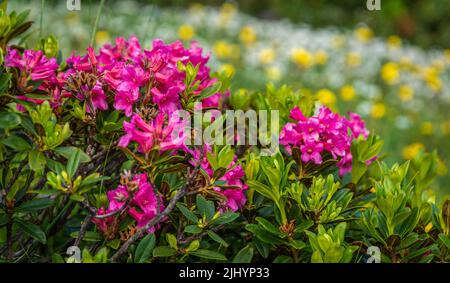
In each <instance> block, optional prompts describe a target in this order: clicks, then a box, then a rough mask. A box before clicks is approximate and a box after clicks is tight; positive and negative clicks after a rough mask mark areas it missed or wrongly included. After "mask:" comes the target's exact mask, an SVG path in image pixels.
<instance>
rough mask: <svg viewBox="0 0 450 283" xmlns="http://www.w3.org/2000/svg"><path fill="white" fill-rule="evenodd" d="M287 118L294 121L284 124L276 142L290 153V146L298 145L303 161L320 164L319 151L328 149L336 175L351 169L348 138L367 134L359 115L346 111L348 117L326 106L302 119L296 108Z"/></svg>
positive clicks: (349, 140)
mask: <svg viewBox="0 0 450 283" xmlns="http://www.w3.org/2000/svg"><path fill="white" fill-rule="evenodd" d="M290 117H291V118H292V119H293V120H295V121H296V123H287V124H286V125H284V127H283V129H282V130H281V133H280V144H281V145H284V146H285V148H286V150H287V151H288V152H289V153H291V148H292V147H299V148H300V151H301V159H302V161H303V162H305V163H306V162H309V161H313V162H314V163H315V164H321V163H322V161H323V156H322V153H323V152H328V153H330V154H331V156H332V157H333V158H334V159H338V163H337V166H338V167H339V174H340V175H344V174H346V173H347V172H350V171H351V165H352V156H351V153H350V147H351V143H352V140H353V139H355V138H357V137H358V136H359V135H360V134H362V135H363V137H364V138H366V137H367V135H368V131H367V129H366V128H365V125H364V121H362V120H361V118H360V117H359V115H357V114H354V113H349V117H350V119H349V120H347V119H346V118H344V117H342V116H339V114H337V113H333V112H332V111H331V110H330V109H329V108H327V107H322V108H320V109H319V113H318V115H317V116H312V117H308V118H306V117H305V116H304V115H303V113H302V112H301V111H300V109H299V108H297V107H295V108H294V109H292V110H291V115H290ZM339 159H340V160H339Z"/></svg>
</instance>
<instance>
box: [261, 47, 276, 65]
mask: <svg viewBox="0 0 450 283" xmlns="http://www.w3.org/2000/svg"><path fill="white" fill-rule="evenodd" d="M274 60H275V51H274V50H273V49H272V48H264V49H263V50H261V51H260V52H259V61H260V62H261V63H262V64H270V63H272V62H273V61H274Z"/></svg>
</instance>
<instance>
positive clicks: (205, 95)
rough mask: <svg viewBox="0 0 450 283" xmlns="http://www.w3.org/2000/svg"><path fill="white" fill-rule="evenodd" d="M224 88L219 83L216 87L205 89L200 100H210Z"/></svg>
mask: <svg viewBox="0 0 450 283" xmlns="http://www.w3.org/2000/svg"><path fill="white" fill-rule="evenodd" d="M221 87H222V83H221V82H217V83H215V84H214V85H212V86H210V87H208V88H206V89H204V90H203V91H202V92H201V93H200V96H199V97H198V99H199V100H202V99H205V98H208V97H210V96H212V95H214V94H216V93H217V92H218V91H219V90H220V88H221Z"/></svg>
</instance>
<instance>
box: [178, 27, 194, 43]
mask: <svg viewBox="0 0 450 283" xmlns="http://www.w3.org/2000/svg"><path fill="white" fill-rule="evenodd" d="M194 35H195V29H194V28H193V27H192V26H190V25H182V26H180V28H179V29H178V36H179V37H180V38H181V39H182V40H190V39H192V37H193V36H194Z"/></svg>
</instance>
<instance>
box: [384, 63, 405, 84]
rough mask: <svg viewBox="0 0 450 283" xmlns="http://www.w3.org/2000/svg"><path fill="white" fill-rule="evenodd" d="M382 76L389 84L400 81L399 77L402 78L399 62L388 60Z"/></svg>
mask: <svg viewBox="0 0 450 283" xmlns="http://www.w3.org/2000/svg"><path fill="white" fill-rule="evenodd" d="M381 78H382V79H383V80H384V81H385V82H386V83H387V84H395V83H396V82H398V79H399V78H400V71H399V67H398V64H397V63H395V62H388V63H386V64H384V65H383V67H382V68H381Z"/></svg>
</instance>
